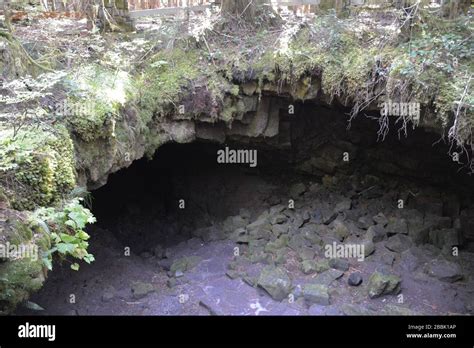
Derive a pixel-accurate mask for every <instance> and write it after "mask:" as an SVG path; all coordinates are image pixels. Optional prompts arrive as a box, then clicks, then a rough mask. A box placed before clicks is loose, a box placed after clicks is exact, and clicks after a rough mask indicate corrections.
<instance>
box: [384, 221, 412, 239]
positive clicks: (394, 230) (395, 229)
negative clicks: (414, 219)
mask: <svg viewBox="0 0 474 348" xmlns="http://www.w3.org/2000/svg"><path fill="white" fill-rule="evenodd" d="M385 229H386V231H387V233H388V234H389V235H392V234H408V223H407V221H406V220H405V219H400V218H391V219H390V220H389V222H388V225H387V227H386V228H385Z"/></svg>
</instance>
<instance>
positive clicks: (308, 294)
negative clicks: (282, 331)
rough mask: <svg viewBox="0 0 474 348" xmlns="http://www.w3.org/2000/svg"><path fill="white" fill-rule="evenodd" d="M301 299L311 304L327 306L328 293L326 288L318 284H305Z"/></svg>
mask: <svg viewBox="0 0 474 348" xmlns="http://www.w3.org/2000/svg"><path fill="white" fill-rule="evenodd" d="M302 293H303V298H304V299H305V300H306V302H308V303H311V304H319V305H323V306H329V304H330V303H329V293H328V288H327V286H324V285H320V284H305V285H303V288H302Z"/></svg>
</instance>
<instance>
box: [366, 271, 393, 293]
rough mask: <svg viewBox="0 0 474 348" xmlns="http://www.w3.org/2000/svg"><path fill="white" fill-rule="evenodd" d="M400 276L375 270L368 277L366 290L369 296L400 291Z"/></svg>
mask: <svg viewBox="0 0 474 348" xmlns="http://www.w3.org/2000/svg"><path fill="white" fill-rule="evenodd" d="M400 283H401V279H400V277H398V276H396V275H393V274H389V275H387V274H383V273H381V272H378V271H375V272H374V273H373V274H372V275H371V276H370V278H369V283H368V285H367V290H368V294H369V297H370V298H376V297H380V296H383V295H390V294H394V295H396V294H398V293H399V292H400Z"/></svg>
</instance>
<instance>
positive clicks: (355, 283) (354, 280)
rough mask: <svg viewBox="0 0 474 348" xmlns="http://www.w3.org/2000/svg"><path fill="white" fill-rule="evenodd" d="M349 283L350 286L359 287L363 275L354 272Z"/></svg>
mask: <svg viewBox="0 0 474 348" xmlns="http://www.w3.org/2000/svg"><path fill="white" fill-rule="evenodd" d="M347 283H348V284H349V285H350V286H359V285H360V284H362V275H361V274H360V273H359V272H354V273H351V274H350V275H349V279H348V280H347Z"/></svg>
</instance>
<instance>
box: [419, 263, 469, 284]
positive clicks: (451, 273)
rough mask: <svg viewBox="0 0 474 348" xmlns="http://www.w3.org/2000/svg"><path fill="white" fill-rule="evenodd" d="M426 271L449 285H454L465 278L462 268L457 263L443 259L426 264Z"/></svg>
mask: <svg viewBox="0 0 474 348" xmlns="http://www.w3.org/2000/svg"><path fill="white" fill-rule="evenodd" d="M424 271H425V273H427V274H428V275H430V276H431V277H434V278H437V279H439V280H441V281H443V282H447V283H454V282H456V281H458V280H461V279H462V278H463V274H462V270H461V267H460V266H459V265H458V264H457V263H454V262H451V261H448V260H443V259H435V260H432V261H431V262H429V263H427V264H425V267H424Z"/></svg>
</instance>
